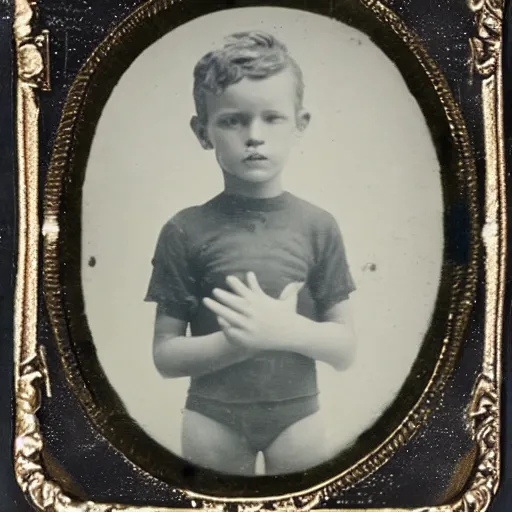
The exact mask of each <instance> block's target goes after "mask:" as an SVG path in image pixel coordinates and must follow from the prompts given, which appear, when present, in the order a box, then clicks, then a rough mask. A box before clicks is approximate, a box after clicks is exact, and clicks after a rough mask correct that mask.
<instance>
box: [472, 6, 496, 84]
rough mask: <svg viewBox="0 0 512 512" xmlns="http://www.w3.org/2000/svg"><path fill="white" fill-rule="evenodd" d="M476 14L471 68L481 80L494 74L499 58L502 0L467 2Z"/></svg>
mask: <svg viewBox="0 0 512 512" xmlns="http://www.w3.org/2000/svg"><path fill="white" fill-rule="evenodd" d="M468 5H469V8H470V9H471V10H472V11H473V12H474V13H475V14H476V27H477V35H476V36H474V37H472V38H471V39H470V40H469V41H470V45H471V66H472V68H473V69H474V70H475V71H476V72H477V73H478V74H479V75H481V76H482V77H483V78H487V77H489V76H491V75H492V74H494V72H495V70H496V64H497V61H498V59H499V58H500V51H501V32H502V18H503V0H468Z"/></svg>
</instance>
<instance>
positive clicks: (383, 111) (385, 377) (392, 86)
mask: <svg viewBox="0 0 512 512" xmlns="http://www.w3.org/2000/svg"><path fill="white" fill-rule="evenodd" d="M82 222H83V227H82V279H83V294H84V304H85V312H86V314H87V319H88V324H89V328H90V330H91V333H92V337H93V339H94V345H95V348H96V351H97V356H98V360H99V362H100V364H101V368H102V370H103V372H104V374H105V376H106V378H107V379H108V381H109V382H110V385H111V386H112V387H113V388H114V390H115V392H116V393H117V394H118V396H119V398H120V399H121V401H122V403H123V404H124V406H125V407H126V410H127V412H128V414H129V415H130V417H131V418H132V419H133V420H134V421H135V422H137V423H138V424H139V425H140V427H141V428H142V429H143V430H144V431H145V432H146V433H147V434H148V435H149V436H150V437H151V438H153V439H154V440H156V441H157V442H158V443H160V444H161V445H162V446H163V447H164V448H165V449H167V450H169V451H171V452H172V453H174V454H175V455H177V456H179V457H181V458H183V459H184V460H186V461H188V462H189V463H192V464H194V465H197V466H199V467H204V468H208V469H211V470H214V471H218V472H221V473H226V474H232V475H243V476H254V475H262V474H264V475H276V474H287V473H295V472H301V471H306V470H310V469H312V468H314V467H315V466H317V465H319V464H321V463H324V462H326V461H328V460H330V459H332V458H333V457H334V456H337V455H338V454H340V453H342V452H343V450H345V449H347V448H348V447H350V446H351V445H353V444H354V443H356V442H357V439H358V437H359V435H360V434H361V433H363V432H364V431H365V430H367V429H368V428H370V427H371V426H372V425H373V424H374V423H375V422H376V421H377V420H378V418H379V417H380V416H381V415H382V414H383V413H384V411H385V410H386V409H387V408H388V407H389V406H390V404H391V403H393V402H394V401H396V400H397V399H398V397H399V393H400V390H401V388H402V386H403V384H404V382H405V380H406V379H407V378H408V377H410V372H411V369H412V367H413V364H414V362H415V360H416V358H417V356H418V353H419V350H420V348H421V346H422V344H423V342H424V338H425V334H426V332H427V330H428V328H429V325H430V320H431V317H432V313H433V310H434V306H435V303H436V298H437V294H438V288H439V281H440V276H441V268H442V259H443V243H444V242H443V202H442V189H441V176H440V169H439V161H438V159H437V156H436V151H435V147H434V144H433V142H432V138H431V135H430V131H429V128H428V126H427V123H426V120H425V117H424V115H423V113H422V111H421V109H420V107H419V105H418V103H417V102H416V100H415V98H414V97H413V95H412V94H411V92H410V91H409V90H408V87H407V85H406V83H405V81H404V79H403V78H402V76H401V74H400V73H399V71H398V69H397V68H396V66H395V65H394V63H393V62H392V61H391V60H390V59H389V58H388V57H387V56H386V55H385V54H384V53H383V52H382V51H381V50H380V49H379V48H378V47H377V46H376V45H375V43H374V42H373V41H372V40H371V39H370V38H369V37H368V36H366V35H365V34H363V33H362V32H360V31H358V30H356V29H354V28H352V27H349V26H348V25H345V24H343V23H340V22H338V21H335V20H332V19H329V18H327V17H323V16H319V15H315V14H311V13H306V12H301V11H296V10H291V9H279V8H250V9H249V8H245V9H232V10H229V11H221V12H218V13H215V14H209V15H207V16H204V17H200V18H197V19H195V20H193V21H191V22H188V23H186V24H184V25H182V26H180V27H179V28H177V29H175V30H173V31H171V32H170V33H168V34H167V35H165V36H164V37H162V38H161V39H159V40H158V41H157V42H156V43H154V44H153V45H151V46H150V47H149V48H147V49H146V50H145V51H144V52H143V53H142V54H141V55H139V56H138V57H137V59H136V60H135V61H134V62H133V63H132V64H131V65H130V67H129V68H128V70H127V71H126V72H125V73H124V74H123V76H122V77H121V79H120V80H119V82H118V84H117V85H116V87H115V88H114V90H113V92H112V94H111V96H110V98H109V99H108V101H107V103H106V105H105V107H104V109H103V111H102V114H101V117H100V120H99V123H98V125H97V128H96V134H95V138H94V140H93V144H92V148H91V152H90V155H89V159H88V163H87V168H86V173H85V181H84V188H83V221H82Z"/></svg>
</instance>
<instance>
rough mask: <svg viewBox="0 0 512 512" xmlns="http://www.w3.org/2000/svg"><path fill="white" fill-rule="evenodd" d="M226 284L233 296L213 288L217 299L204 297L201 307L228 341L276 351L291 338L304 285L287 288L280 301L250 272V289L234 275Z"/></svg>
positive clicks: (294, 284)
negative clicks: (217, 323)
mask: <svg viewBox="0 0 512 512" xmlns="http://www.w3.org/2000/svg"><path fill="white" fill-rule="evenodd" d="M226 281H227V283H228V285H229V286H230V288H231V289H232V290H233V292H235V293H230V292H227V291H225V290H221V289H218V288H216V289H215V290H213V295H214V297H215V299H217V300H213V299H210V298H205V299H204V304H205V306H206V307H207V308H208V309H210V310H211V311H213V312H214V313H215V314H216V315H217V318H218V321H219V325H220V326H221V328H222V330H223V331H224V334H225V336H226V339H227V340H228V341H229V342H231V343H233V344H235V345H239V346H243V347H245V348H249V349H255V350H269V349H274V350H275V349H276V348H278V347H279V344H280V342H282V340H285V339H286V338H287V337H288V336H292V335H293V334H292V331H293V323H294V321H295V320H296V319H297V312H296V310H297V298H298V294H299V292H300V290H301V289H302V287H303V286H304V284H303V283H290V284H288V285H286V287H285V288H284V290H283V291H282V292H281V295H280V297H279V299H274V298H272V297H270V296H269V295H267V294H266V293H265V292H264V291H263V290H262V289H261V287H260V285H259V283H258V280H257V279H256V276H255V274H254V273H253V272H249V273H248V274H247V283H248V285H249V286H246V285H245V284H244V283H242V281H240V279H238V278H237V277H233V276H230V277H228V278H227V279H226Z"/></svg>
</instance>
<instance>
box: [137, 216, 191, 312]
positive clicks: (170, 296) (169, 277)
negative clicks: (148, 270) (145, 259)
mask: <svg viewBox="0 0 512 512" xmlns="http://www.w3.org/2000/svg"><path fill="white" fill-rule="evenodd" d="M152 264H153V272H152V274H151V279H150V282H149V287H148V292H147V294H146V298H145V300H146V301H147V302H156V303H158V304H159V305H160V306H161V307H163V308H164V311H165V312H166V313H167V314H168V315H169V316H172V317H174V318H178V319H180V320H184V321H189V320H190V318H191V316H192V315H193V314H194V312H195V311H196V309H197V306H198V303H199V300H198V296H197V292H196V280H195V279H194V277H193V273H192V272H191V271H190V267H191V262H190V259H189V255H188V249H187V240H186V234H185V233H184V231H183V230H182V229H181V228H180V227H179V226H177V225H176V224H175V223H174V222H173V221H172V220H171V221H169V222H168V223H167V224H166V225H165V226H164V227H163V228H162V230H161V232H160V235H159V237H158V242H157V244H156V249H155V253H154V257H153V260H152Z"/></svg>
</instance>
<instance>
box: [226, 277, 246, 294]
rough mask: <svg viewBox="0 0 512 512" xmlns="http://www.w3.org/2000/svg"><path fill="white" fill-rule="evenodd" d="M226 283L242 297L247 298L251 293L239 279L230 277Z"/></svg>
mask: <svg viewBox="0 0 512 512" xmlns="http://www.w3.org/2000/svg"><path fill="white" fill-rule="evenodd" d="M226 283H228V285H229V287H230V288H231V289H232V290H233V291H234V292H235V293H237V294H238V295H240V297H247V296H248V295H249V294H250V293H251V290H250V289H249V288H247V286H245V284H244V283H242V281H240V279H238V277H235V276H228V277H226Z"/></svg>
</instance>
